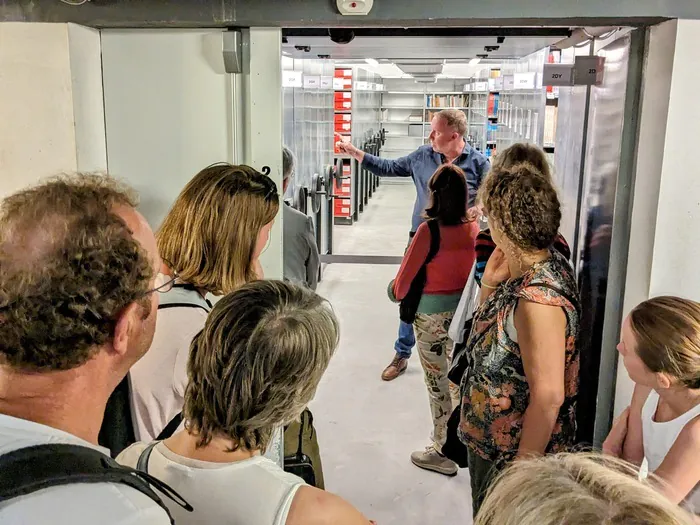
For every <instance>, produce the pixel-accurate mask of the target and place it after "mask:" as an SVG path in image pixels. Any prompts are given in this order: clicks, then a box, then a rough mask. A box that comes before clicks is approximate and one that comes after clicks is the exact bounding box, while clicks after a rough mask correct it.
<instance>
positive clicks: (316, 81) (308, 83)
mask: <svg viewBox="0 0 700 525" xmlns="http://www.w3.org/2000/svg"><path fill="white" fill-rule="evenodd" d="M320 86H321V77H318V76H308V75H307V76H305V77H304V87H305V88H306V89H318V88H319V87H320Z"/></svg>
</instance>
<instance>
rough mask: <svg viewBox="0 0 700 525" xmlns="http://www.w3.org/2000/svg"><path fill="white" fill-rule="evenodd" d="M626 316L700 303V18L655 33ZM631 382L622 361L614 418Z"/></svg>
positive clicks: (647, 77)
mask: <svg viewBox="0 0 700 525" xmlns="http://www.w3.org/2000/svg"><path fill="white" fill-rule="evenodd" d="M649 36H650V37H649V41H648V45H647V56H646V64H645V73H644V80H643V90H642V93H643V99H642V105H641V108H640V111H641V113H640V119H641V120H640V130H639V141H638V152H637V173H636V179H635V186H634V204H633V209H632V225H631V231H630V247H629V260H628V267H627V277H626V281H625V300H624V308H623V310H624V311H623V314H624V315H627V314H628V313H629V312H630V310H632V309H633V308H634V307H635V306H636V305H638V304H639V303H640V302H642V301H644V300H646V299H648V298H650V297H654V296H658V295H666V294H670V295H679V296H682V297H686V298H689V299H693V300H695V301H700V277H699V273H698V261H699V260H700V236H698V233H697V232H699V231H700V177H698V168H697V156H696V152H697V142H698V137H700V103H698V101H697V99H696V98H695V93H696V91H697V89H698V86H700V57H698V55H697V53H696V51H695V50H697V49H698V47H699V46H700V20H673V21H669V22H664V23H663V24H660V25H657V26H654V27H652V28H651V29H650V35H649ZM633 387H634V385H633V383H632V381H631V380H630V378H629V376H628V375H627V372H626V370H625V368H624V365H623V363H622V360H620V361H619V363H618V375H617V386H616V393H615V415H618V414H619V413H620V412H622V410H624V408H625V407H626V406H627V405H628V404H629V402H630V399H631V396H632V390H633Z"/></svg>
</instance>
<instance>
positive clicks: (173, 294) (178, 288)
mask: <svg viewBox="0 0 700 525" xmlns="http://www.w3.org/2000/svg"><path fill="white" fill-rule="evenodd" d="M168 308H199V309H201V310H204V311H205V312H207V313H209V311H211V308H212V305H211V302H209V301H208V300H207V299H205V298H204V297H202V296H201V294H200V293H199V292H198V291H197V289H196V288H195V287H194V286H192V285H190V284H176V285H174V286H173V288H172V290H170V291H169V292H168V293H165V294H161V296H160V304H159V305H158V310H167V309H168Z"/></svg>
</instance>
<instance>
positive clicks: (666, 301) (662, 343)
mask: <svg viewBox="0 0 700 525" xmlns="http://www.w3.org/2000/svg"><path fill="white" fill-rule="evenodd" d="M629 320H630V328H631V329H632V332H633V333H634V337H635V339H636V343H637V344H636V352H637V355H638V356H639V358H640V359H641V360H642V362H644V364H645V365H646V367H647V368H648V369H649V370H651V371H652V372H657V373H658V372H663V373H666V374H669V375H671V376H673V377H675V378H676V379H678V380H679V381H680V382H681V383H682V384H683V385H684V386H686V387H687V388H700V303H696V302H695V301H691V300H689V299H683V298H681V297H671V296H665V297H655V298H653V299H649V300H648V301H644V302H643V303H641V304H640V305H639V306H637V307H636V308H635V309H634V310H632V312H631V313H630V316H629Z"/></svg>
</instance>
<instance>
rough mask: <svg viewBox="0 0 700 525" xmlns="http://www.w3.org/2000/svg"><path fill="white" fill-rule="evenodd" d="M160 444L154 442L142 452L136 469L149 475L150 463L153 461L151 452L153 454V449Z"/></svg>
mask: <svg viewBox="0 0 700 525" xmlns="http://www.w3.org/2000/svg"><path fill="white" fill-rule="evenodd" d="M158 443H160V441H154V442H153V443H150V444H149V445H148V446H147V447H146V448H145V449H144V450H143V452H141V455H140V456H139V460H138V462H137V463H136V469H137V470H140V471H141V472H145V473H146V474H148V461H149V460H150V459H151V452H153V449H154V448H155V446H156V445H157V444H158Z"/></svg>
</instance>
